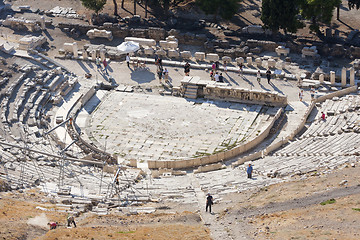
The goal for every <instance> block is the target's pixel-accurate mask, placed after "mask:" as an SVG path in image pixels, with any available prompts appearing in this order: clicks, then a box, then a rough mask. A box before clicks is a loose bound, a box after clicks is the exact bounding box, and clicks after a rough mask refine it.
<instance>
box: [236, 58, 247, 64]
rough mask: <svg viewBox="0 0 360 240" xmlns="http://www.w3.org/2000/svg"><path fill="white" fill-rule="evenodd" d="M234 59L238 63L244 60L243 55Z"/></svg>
mask: <svg viewBox="0 0 360 240" xmlns="http://www.w3.org/2000/svg"><path fill="white" fill-rule="evenodd" d="M235 61H236V63H237V64H240V63H244V62H245V60H244V58H243V57H238V58H236V59H235Z"/></svg>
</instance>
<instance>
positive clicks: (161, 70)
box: [157, 66, 163, 84]
mask: <svg viewBox="0 0 360 240" xmlns="http://www.w3.org/2000/svg"><path fill="white" fill-rule="evenodd" d="M157 74H158V77H159V82H160V84H161V80H162V75H163V69H162V67H160V66H159V67H158V71H157Z"/></svg>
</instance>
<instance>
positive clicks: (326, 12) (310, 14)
mask: <svg viewBox="0 0 360 240" xmlns="http://www.w3.org/2000/svg"><path fill="white" fill-rule="evenodd" d="M340 4H341V0H303V1H302V4H301V15H302V16H303V17H305V18H306V19H309V20H311V25H310V30H312V31H316V32H318V31H319V22H323V23H326V24H329V23H330V22H331V18H332V16H333V11H334V9H335V8H336V7H337V6H339V5H340Z"/></svg>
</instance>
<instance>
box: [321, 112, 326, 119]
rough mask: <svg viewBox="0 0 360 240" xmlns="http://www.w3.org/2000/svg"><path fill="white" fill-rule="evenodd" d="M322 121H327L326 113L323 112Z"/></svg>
mask: <svg viewBox="0 0 360 240" xmlns="http://www.w3.org/2000/svg"><path fill="white" fill-rule="evenodd" d="M321 119H322V120H323V121H325V120H326V116H325V113H324V112H321Z"/></svg>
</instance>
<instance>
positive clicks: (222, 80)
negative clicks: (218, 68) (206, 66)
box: [219, 73, 224, 82]
mask: <svg viewBox="0 0 360 240" xmlns="http://www.w3.org/2000/svg"><path fill="white" fill-rule="evenodd" d="M219 82H224V77H223V75H222V73H220V76H219Z"/></svg>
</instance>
